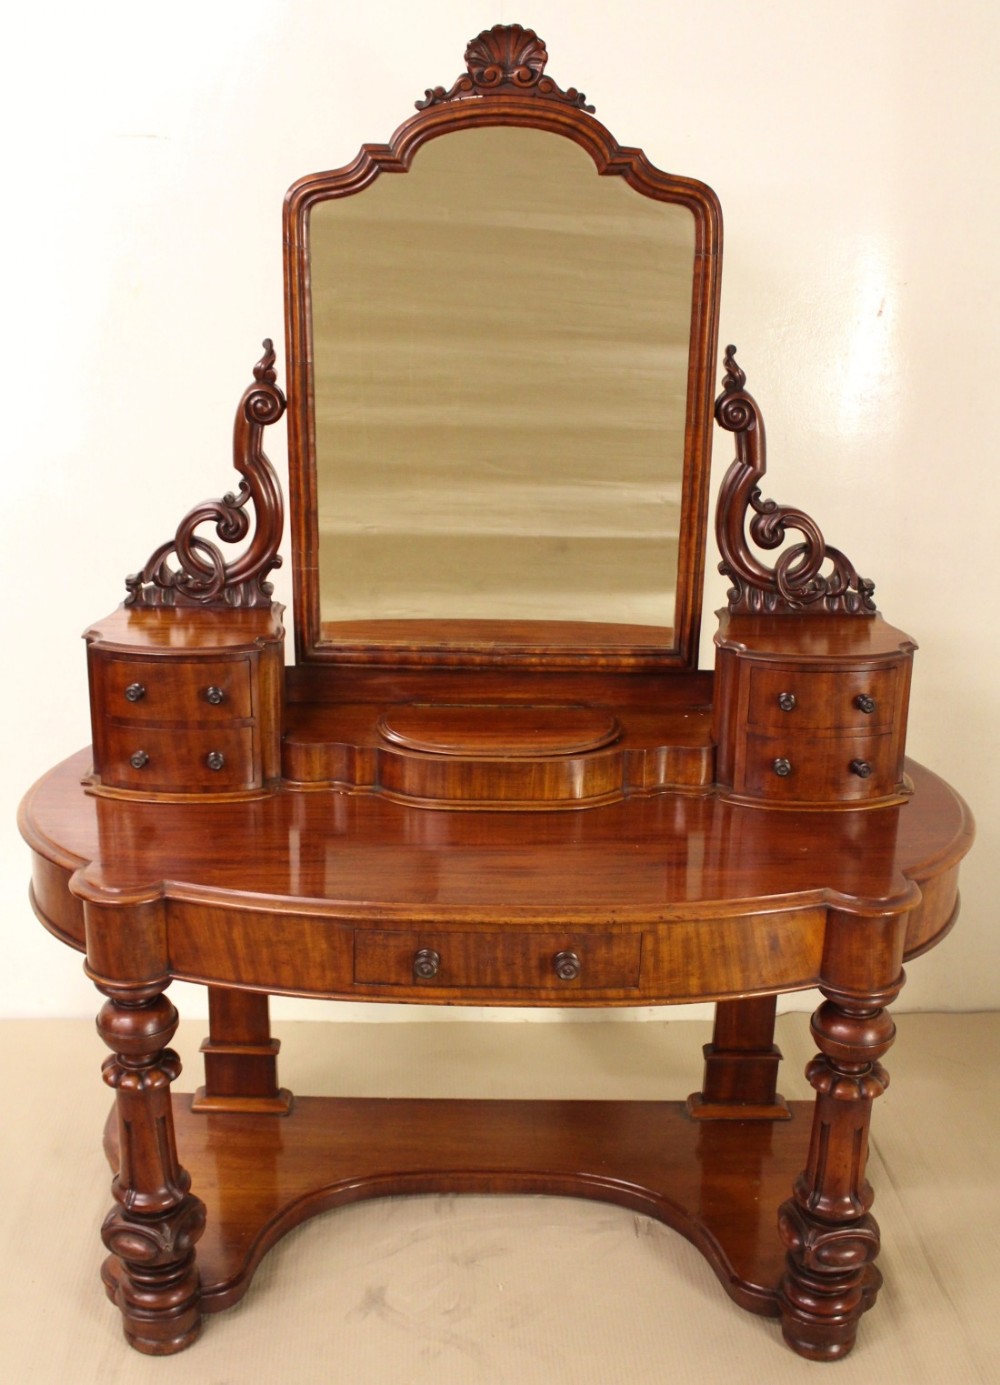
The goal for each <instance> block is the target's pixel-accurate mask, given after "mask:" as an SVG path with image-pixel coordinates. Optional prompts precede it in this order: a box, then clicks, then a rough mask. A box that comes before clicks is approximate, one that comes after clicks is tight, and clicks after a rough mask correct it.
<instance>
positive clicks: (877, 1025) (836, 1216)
mask: <svg viewBox="0 0 1000 1385" xmlns="http://www.w3.org/2000/svg"><path fill="white" fill-rule="evenodd" d="M897 993H898V987H896V988H894V989H893V990H892V991H891V992H887V993H885V994H884V995H881V996H877V997H871V998H868V999H857V998H854V997H850V996H847V995H838V994H836V993H835V992H833V991H830V990H824V994H825V995H827V997H828V999H827V1000H826V1001H825V1002H824V1004H822V1005H821V1006H820V1008H819V1009H818V1010H817V1011H816V1014H815V1015H814V1016H813V1021H812V1032H813V1036H814V1038H815V1039H816V1042H817V1044H818V1046H819V1049H820V1052H819V1053H818V1054H817V1055H816V1057H815V1058H814V1059H813V1060H812V1062H811V1063H810V1064H809V1066H808V1067H807V1068H806V1075H807V1077H808V1078H809V1081H810V1083H811V1084H812V1086H813V1088H814V1089H815V1091H816V1107H815V1112H814V1117H813V1128H812V1138H811V1143H810V1148H809V1161H808V1164H807V1167H806V1169H805V1170H804V1172H803V1173H802V1174H800V1176H799V1178H798V1179H797V1180H796V1183H795V1187H794V1190H793V1195H792V1197H791V1198H790V1199H789V1200H788V1201H787V1202H785V1203H783V1205H782V1207H781V1209H780V1211H779V1214H778V1224H779V1229H780V1232H781V1237H782V1240H783V1241H784V1244H785V1247H786V1250H787V1252H788V1254H787V1269H786V1271H785V1275H784V1278H783V1280H782V1284H781V1296H780V1308H781V1316H782V1329H783V1331H784V1335H785V1340H786V1341H787V1342H788V1343H789V1345H790V1346H791V1347H793V1348H794V1350H795V1351H797V1352H799V1354H800V1355H802V1356H808V1357H812V1358H814V1359H817V1360H834V1359H836V1358H837V1357H840V1356H845V1355H846V1354H847V1353H848V1352H849V1351H850V1349H851V1347H852V1346H853V1345H854V1339H855V1337H856V1335H857V1330H858V1321H859V1319H860V1317H861V1314H862V1313H863V1312H864V1311H865V1309H866V1308H870V1307H871V1305H872V1303H873V1302H874V1300H875V1295H876V1293H877V1292H878V1288H879V1284H880V1283H881V1276H880V1275H879V1272H878V1270H877V1269H875V1266H874V1264H873V1262H874V1260H875V1257H876V1256H877V1255H878V1251H879V1231H878V1224H877V1223H876V1221H875V1218H874V1217H872V1216H871V1214H870V1211H869V1209H870V1207H871V1204H872V1200H873V1193H872V1190H871V1185H870V1184H869V1183H868V1181H867V1179H866V1178H865V1165H866V1163H867V1159H868V1124H869V1119H870V1116H871V1106H872V1102H873V1101H874V1100H875V1098H876V1097H878V1096H881V1095H882V1093H883V1092H884V1091H885V1089H886V1087H887V1086H888V1084H889V1078H888V1075H887V1073H886V1072H885V1069H884V1068H883V1067H882V1066H881V1064H880V1063H879V1061H878V1060H879V1059H880V1058H881V1057H882V1056H883V1055H884V1054H885V1053H886V1052H887V1051H888V1049H889V1047H890V1045H891V1044H892V1041H893V1038H894V1037H895V1026H894V1024H893V1022H892V1017H891V1016H890V1014H889V1013H888V1011H887V1010H885V1009H884V1008H883V1006H884V1004H886V1003H888V1002H889V1001H891V1000H893V999H895V996H896V994H897Z"/></svg>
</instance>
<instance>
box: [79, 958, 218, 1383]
mask: <svg viewBox="0 0 1000 1385" xmlns="http://www.w3.org/2000/svg"><path fill="white" fill-rule="evenodd" d="M101 990H103V991H104V993H105V994H106V995H108V996H109V999H108V1000H107V1001H106V1002H105V1004H104V1006H103V1007H102V1009H101V1012H100V1014H99V1016H98V1019H97V1028H98V1032H99V1033H100V1035H101V1038H102V1039H103V1040H104V1042H105V1043H106V1044H107V1045H108V1047H109V1048H110V1049H111V1050H112V1055H111V1057H110V1058H107V1059H106V1060H105V1062H104V1067H103V1072H104V1080H105V1082H107V1084H108V1086H109V1087H112V1088H113V1089H114V1091H115V1096H116V1107H117V1116H118V1147H119V1166H118V1172H117V1174H116V1175H115V1177H114V1180H113V1182H112V1185H111V1188H112V1193H113V1195H114V1198H115V1206H114V1207H113V1208H112V1209H111V1211H110V1212H109V1213H108V1215H107V1217H106V1218H105V1221H104V1225H103V1227H102V1229H101V1235H102V1238H103V1240H104V1244H105V1245H106V1246H107V1248H108V1250H110V1251H111V1256H110V1257H109V1259H108V1260H107V1261H105V1265H104V1271H103V1276H104V1281H105V1284H106V1285H107V1288H108V1293H109V1295H110V1297H111V1298H112V1299H113V1301H114V1302H115V1303H117V1305H118V1307H119V1308H120V1309H121V1313H122V1317H123V1319H124V1329H125V1337H126V1339H127V1340H128V1342H129V1343H130V1344H131V1345H132V1346H133V1347H135V1348H136V1350H137V1351H142V1352H146V1353H147V1354H149V1355H154V1356H165V1355H168V1354H170V1353H171V1352H175V1351H181V1350H183V1348H184V1347H186V1346H189V1345H190V1343H191V1342H193V1341H194V1339H195V1337H197V1335H198V1332H199V1329H200V1327H201V1312H200V1309H199V1283H198V1270H197V1266H196V1264H195V1252H194V1247H195V1243H196V1242H197V1240H198V1238H199V1236H200V1235H201V1233H202V1231H203V1230H204V1227H205V1208H204V1204H203V1203H202V1202H201V1201H200V1200H199V1199H198V1198H197V1197H195V1196H194V1195H193V1194H192V1193H191V1192H190V1191H189V1189H190V1184H191V1180H190V1178H189V1176H188V1174H187V1173H186V1172H185V1171H184V1169H182V1168H181V1166H180V1164H179V1162H178V1159H177V1150H176V1146H175V1141H174V1122H173V1114H172V1112H171V1108H170V1083H171V1082H172V1081H173V1080H174V1078H175V1077H176V1076H177V1075H178V1073H179V1072H180V1067H181V1065H180V1059H179V1058H178V1057H177V1054H176V1053H174V1051H173V1050H172V1049H169V1048H167V1047H166V1044H167V1043H168V1042H169V1041H170V1039H171V1038H172V1037H173V1034H174V1031H175V1030H176V1028H177V1011H176V1010H175V1008H174V1006H173V1005H172V1004H171V1003H170V1001H169V1000H167V998H166V996H164V995H162V994H161V993H159V991H157V992H154V993H152V994H149V993H147V992H143V991H140V992H135V991H125V990H124V989H122V990H119V989H118V988H113V989H112V988H111V987H106V986H101Z"/></svg>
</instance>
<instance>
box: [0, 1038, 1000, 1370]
mask: <svg viewBox="0 0 1000 1385" xmlns="http://www.w3.org/2000/svg"><path fill="white" fill-rule="evenodd" d="M898 1024H899V1038H898V1040H897V1043H896V1045H895V1047H894V1048H893V1050H892V1051H891V1052H890V1054H889V1056H888V1060H887V1064H886V1065H887V1067H888V1068H889V1069H890V1072H891V1075H892V1085H891V1086H890V1088H889V1091H888V1093H887V1094H886V1096H885V1097H884V1098H882V1099H881V1100H880V1101H879V1103H878V1104H877V1105H876V1108H875V1113H874V1118H873V1139H872V1145H873V1153H872V1159H871V1164H870V1177H871V1180H872V1182H873V1184H874V1186H875V1190H876V1203H875V1209H874V1210H875V1213H876V1216H877V1217H878V1219H879V1221H880V1223H881V1226H882V1237H883V1252H882V1256H881V1258H880V1261H879V1264H880V1266H881V1268H882V1271H883V1273H884V1275H885V1287H884V1288H883V1290H882V1293H881V1295H880V1297H879V1301H878V1304H877V1306H876V1308H875V1310H874V1311H873V1312H872V1313H871V1314H869V1315H867V1316H866V1318H865V1320H864V1322H863V1323H862V1326H861V1331H860V1334H859V1339H858V1345H857V1348H856V1350H855V1352H854V1354H853V1356H851V1357H850V1358H849V1359H848V1360H847V1361H845V1362H843V1363H839V1364H837V1365H834V1366H830V1365H818V1364H813V1363H810V1362H806V1361H802V1360H800V1359H798V1358H796V1357H795V1356H793V1355H792V1354H791V1353H790V1352H789V1351H788V1350H787V1348H785V1347H784V1346H783V1344H782V1342H781V1336H780V1330H779V1328H778V1326H777V1324H776V1323H774V1322H772V1321H770V1320H768V1319H766V1318H758V1317H755V1316H752V1315H751V1314H748V1313H744V1312H741V1311H740V1310H739V1309H738V1308H737V1307H736V1306H735V1305H734V1304H733V1303H732V1302H731V1301H730V1300H729V1298H727V1296H726V1294H725V1292H724V1291H723V1289H722V1288H721V1286H720V1285H719V1283H718V1281H717V1280H716V1278H715V1276H714V1274H713V1273H712V1271H711V1269H710V1268H709V1266H708V1265H707V1264H706V1263H705V1261H703V1260H702V1258H701V1256H700V1255H699V1254H698V1252H697V1251H696V1250H695V1249H694V1248H693V1247H691V1246H690V1245H689V1244H688V1243H687V1242H686V1241H685V1240H683V1239H682V1238H681V1237H680V1236H679V1235H677V1234H676V1233H674V1232H672V1231H670V1230H669V1229H668V1228H667V1227H665V1226H662V1225H661V1224H660V1223H658V1222H656V1221H653V1220H651V1219H650V1218H649V1217H647V1216H645V1215H643V1214H641V1213H634V1212H630V1211H627V1210H625V1209H622V1208H619V1207H615V1206H608V1205H604V1204H601V1203H590V1202H583V1201H578V1200H575V1199H571V1198H538V1197H532V1196H513V1197H492V1198H491V1197H484V1196H478V1195H464V1196H461V1197H459V1196H454V1195H449V1196H444V1197H438V1196H419V1197H414V1198H392V1199H386V1200H383V1201H377V1202H368V1203H361V1204H357V1205H354V1206H349V1207H343V1208H339V1209H337V1210H336V1211H333V1212H328V1213H325V1214H324V1215H322V1216H320V1217H318V1218H316V1219H315V1220H313V1221H311V1222H309V1223H307V1224H306V1225H305V1226H303V1227H300V1228H298V1229H297V1230H295V1231H293V1232H291V1233H290V1234H289V1235H288V1236H287V1238H286V1239H285V1240H284V1241H282V1242H281V1243H280V1244H279V1245H278V1246H277V1247H276V1248H275V1249H274V1250H272V1251H271V1252H270V1254H269V1255H268V1256H267V1258H266V1259H265V1261H264V1263H263V1265H262V1266H261V1268H260V1270H259V1271H258V1273H257V1276H256V1278H255V1280H254V1282H253V1285H252V1286H251V1288H250V1290H249V1292H248V1294H247V1296H246V1299H245V1300H244V1301H243V1303H241V1304H240V1305H238V1306H237V1307H236V1308H234V1309H232V1310H231V1311H229V1312H226V1313H220V1314H215V1315H213V1316H212V1317H211V1318H210V1319H208V1321H207V1325H206V1329H205V1332H204V1334H203V1336H202V1338H201V1340H200V1341H199V1342H198V1343H197V1344H196V1345H195V1346H194V1347H193V1348H192V1349H191V1350H189V1351H188V1352H186V1353H184V1354H183V1355H180V1356H176V1357H172V1358H169V1359H167V1360H150V1359H149V1358H144V1357H140V1356H138V1355H137V1354H136V1353H134V1352H132V1351H130V1350H129V1348H128V1347H127V1346H126V1345H125V1343H124V1341H123V1339H122V1337H121V1335H120V1329H119V1324H118V1320H117V1313H116V1311H115V1310H114V1309H113V1308H112V1307H111V1305H110V1304H109V1303H108V1302H107V1300H106V1299H105V1297H104V1295H103V1293H102V1291H101V1287H100V1283H99V1277H98V1274H99V1266H100V1262H101V1260H102V1258H103V1253H102V1249H101V1247H100V1243H99V1239H98V1228H99V1225H100V1221H101V1219H102V1217H103V1214H104V1212H105V1210H106V1209H107V1207H108V1206H109V1205H110V1199H109V1194H108V1174H107V1167H106V1165H105V1163H104V1160H103V1156H102V1154H101V1130H102V1126H103V1124H104V1117H105V1115H106V1112H107V1109H108V1104H109V1093H108V1091H107V1089H106V1088H105V1087H104V1085H103V1083H102V1082H101V1081H100V1077H99V1066H100V1062H101V1059H102V1057H103V1054H104V1050H103V1046H102V1045H101V1044H100V1042H99V1040H98V1039H97V1037H96V1035H95V1034H94V1032H93V1028H92V1026H91V1025H90V1024H89V1023H87V1022H86V1021H30V1020H29V1021H4V1022H2V1023H0V1044H2V1046H0V1053H2V1055H3V1057H2V1060H0V1061H2V1064H3V1090H4V1093H5V1097H6V1101H5V1109H6V1118H5V1121H4V1129H3V1137H2V1140H0V1171H2V1174H3V1179H4V1189H5V1197H4V1199H3V1202H2V1204H0V1247H2V1250H3V1259H4V1264H5V1268H6V1271H7V1273H6V1275H5V1276H4V1278H5V1290H6V1291H5V1293H4V1294H3V1295H2V1296H0V1379H3V1380H5V1381H6V1380H9V1381H13V1382H18V1385H20V1383H21V1382H29V1381H30V1382H36V1381H37V1382H41V1383H42V1385H48V1382H53V1385H55V1382H59V1385H62V1382H65V1381H70V1380H71V1381H73V1385H97V1382H101V1385H131V1382H147V1381H149V1382H151V1381H154V1380H155V1381H157V1382H161V1381H163V1382H167V1381H169V1382H170V1385H188V1383H189V1382H197V1385H257V1382H260V1383H261V1385H264V1382H267V1385H271V1382H274V1381H285V1382H289V1385H312V1383H313V1382H316V1383H317V1385H319V1382H323V1385H327V1383H328V1382H333V1381H337V1382H349V1385H369V1383H371V1385H375V1383H376V1382H377V1385H383V1382H385V1383H386V1385H389V1382H391V1383H392V1385H396V1382H400V1385H425V1382H426V1383H427V1385H431V1382H433V1385H479V1383H480V1382H482V1383H483V1385H494V1382H495V1383H496V1385H500V1382H503V1385H507V1382H517V1385H536V1382H537V1385H543V1382H544V1385H562V1382H566V1385H570V1382H572V1385H591V1382H593V1385H626V1383H627V1385H645V1382H650V1385H652V1382H659V1381H664V1382H666V1381H669V1382H670V1385H686V1383H687V1382H698V1385H713V1383H714V1382H716V1381H719V1382H723V1381H724V1382H726V1385H733V1383H737V1385H738V1382H743V1381H746V1382H748V1385H749V1382H754V1385H757V1382H759V1381H761V1380H766V1381H767V1382H768V1385H780V1382H785V1381H807V1380H812V1379H816V1378H818V1377H819V1376H822V1378H823V1379H824V1380H825V1379H826V1378H827V1376H828V1375H832V1374H835V1375H836V1378H837V1385H851V1383H852V1382H855V1381H862V1380H863V1381H866V1382H872V1381H878V1382H879V1385H895V1382H899V1383H900V1385H922V1382H928V1385H930V1383H931V1382H933V1385H938V1383H939V1382H947V1385H964V1382H969V1383H970V1385H973V1383H976V1385H978V1382H1000V1232H998V1230H997V1228H998V1227H1000V1068H998V1065H997V1064H996V1062H995V1060H994V1059H993V1058H992V1055H993V1054H995V1053H997V1052H998V1051H1000V1014H992V1015H971V1016H958V1015H951V1016H948V1015H903V1016H901V1017H899V1020H898ZM204 1027H205V1026H204V1024H203V1023H201V1022H199V1021H193V1022H192V1023H191V1024H190V1025H189V1026H187V1027H185V1026H183V1025H182V1029H181V1031H180V1033H179V1035H178V1038H179V1039H180V1041H181V1042H180V1043H179V1044H178V1047H179V1048H180V1050H181V1054H182V1057H183V1058H184V1059H185V1062H186V1066H187V1072H186V1074H185V1075H184V1076H182V1078H181V1079H180V1082H179V1083H178V1084H177V1085H178V1087H181V1088H188V1089H189V1088H191V1087H193V1086H194V1085H196V1082H197V1066H198V1059H197V1047H198V1043H199V1042H200V1040H201V1038H202V1037H203V1030H204ZM277 1029H278V1032H279V1034H280V1037H281V1038H282V1040H283V1052H282V1064H281V1077H282V1081H283V1082H284V1083H285V1084H286V1085H288V1086H290V1087H291V1088H292V1089H293V1090H294V1091H296V1092H298V1093H300V1094H302V1095H305V1094H307V1093H313V1094H317V1095H319V1094H337V1093H339V1094H343V1095H359V1096H360V1095H367V1096H378V1095H385V1096H390V1095H391V1096H399V1095H411V1096H413V1095H420V1096H429V1097H436V1096H468V1097H471V1096H479V1097H482V1096H487V1097H496V1098H503V1097H515V1096H531V1097H535V1098H551V1099H555V1098H563V1099H565V1098H591V1099H595V1100H600V1099H603V1098H608V1097H619V1098H622V1097H627V1098H631V1099H634V1100H650V1099H662V1098H671V1099H673V1098H681V1097H684V1096H685V1095H686V1094H687V1093H688V1092H689V1091H690V1090H692V1089H693V1088H694V1087H695V1086H696V1085H697V1082H698V1077H699V1068H700V1045H701V1043H702V1042H704V1040H705V1039H706V1038H707V1026H705V1025H702V1024H699V1023H693V1022H689V1021H688V1022H684V1021H677V1022H674V1023H668V1022H662V1023H661V1022H654V1023H643V1024H638V1023H627V1022H611V1021H603V1020H602V1021H599V1022H567V1023H548V1024H516V1023H496V1024H484V1023H468V1022H462V1021H458V1022H454V1021H452V1022H449V1021H447V1020H445V1021H440V1020H438V1021H436V1022H435V1021H434V1020H433V1019H432V1020H431V1022H428V1023H424V1022H420V1023H411V1024H402V1023H398V1024H397V1023H373V1024H321V1023H286V1024H284V1025H279V1026H277ZM778 1037H779V1043H780V1045H781V1047H782V1048H783V1050H784V1052H785V1056H786V1062H785V1064H784V1068H783V1076H782V1081H781V1084H780V1085H781V1088H782V1090H783V1091H784V1093H785V1095H786V1096H788V1097H790V1098H792V1097H801V1096H806V1095H808V1092H807V1089H806V1086H805V1083H804V1080H803V1078H802V1077H801V1070H802V1067H803V1065H804V1063H805V1061H806V1060H807V1059H808V1058H809V1057H810V1056H811V1051H812V1050H811V1045H810V1042H809V1036H808V1032H807V1019H806V1016H804V1015H789V1016H786V1017H785V1018H784V1019H783V1020H782V1021H781V1022H780V1027H779V1036H778ZM46 1108H47V1109H46ZM182 1157H183V1150H182Z"/></svg>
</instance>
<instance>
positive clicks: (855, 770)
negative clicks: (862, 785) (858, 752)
mask: <svg viewBox="0 0 1000 1385" xmlns="http://www.w3.org/2000/svg"><path fill="white" fill-rule="evenodd" d="M848 768H849V769H850V771H851V773H852V774H856V775H857V776H858V778H859V779H867V778H868V776H869V775H870V774H871V772H872V767H871V765H870V764H869V763H868V761H867V760H852V761H851V763H850V765H849V766H848Z"/></svg>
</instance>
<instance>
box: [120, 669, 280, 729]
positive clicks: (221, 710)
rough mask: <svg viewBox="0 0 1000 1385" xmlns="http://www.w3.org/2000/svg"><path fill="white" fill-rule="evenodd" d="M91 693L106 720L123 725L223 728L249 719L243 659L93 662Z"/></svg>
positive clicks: (249, 708) (248, 698) (247, 684)
mask: <svg viewBox="0 0 1000 1385" xmlns="http://www.w3.org/2000/svg"><path fill="white" fill-rule="evenodd" d="M94 683H95V692H96V694H97V696H98V698H99V700H100V706H101V707H103V709H104V714H105V715H106V716H109V717H112V718H114V720H116V721H118V720H126V721H155V722H169V721H183V722H185V723H187V724H190V723H192V722H197V721H206V722H210V723H212V722H215V723H218V722H223V721H232V720H233V719H234V718H240V717H249V716H250V715H251V714H252V711H253V708H252V704H251V695H250V663H249V660H247V659H227V660H221V659H220V660H208V659H198V660H195V659H191V660H186V661H185V660H173V659H170V660H166V659H116V658H112V657H108V656H106V655H101V656H99V657H98V658H96V659H95V661H94Z"/></svg>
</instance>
